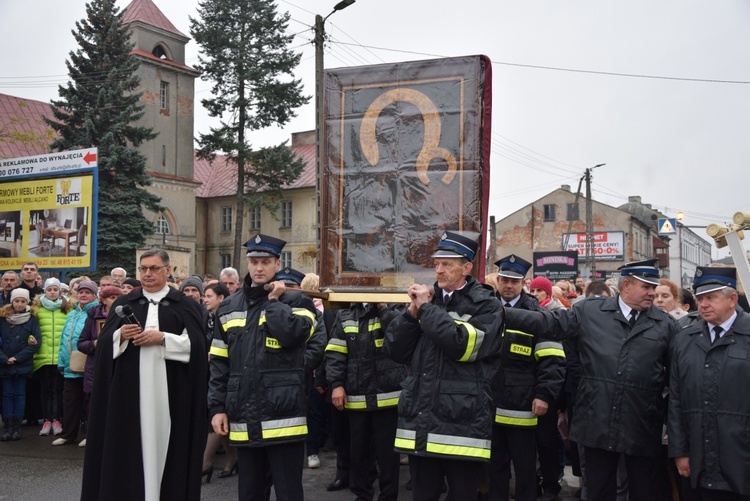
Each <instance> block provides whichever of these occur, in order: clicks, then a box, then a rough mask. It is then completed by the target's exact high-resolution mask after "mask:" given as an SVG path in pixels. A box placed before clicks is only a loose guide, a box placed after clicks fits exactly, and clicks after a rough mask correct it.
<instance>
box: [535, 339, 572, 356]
mask: <svg viewBox="0 0 750 501" xmlns="http://www.w3.org/2000/svg"><path fill="white" fill-rule="evenodd" d="M542 357H561V358H565V349H564V348H563V345H562V344H561V343H556V342H555V341H544V342H542V343H537V344H536V347H535V348H534V358H536V359H537V360H539V359H540V358H542Z"/></svg>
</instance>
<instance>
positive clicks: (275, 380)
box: [208, 276, 325, 447]
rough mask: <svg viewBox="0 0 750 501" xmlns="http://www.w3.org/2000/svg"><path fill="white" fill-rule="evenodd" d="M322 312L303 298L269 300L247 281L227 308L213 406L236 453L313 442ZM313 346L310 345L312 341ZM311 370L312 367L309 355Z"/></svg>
mask: <svg viewBox="0 0 750 501" xmlns="http://www.w3.org/2000/svg"><path fill="white" fill-rule="evenodd" d="M315 312H316V309H315V305H314V304H313V302H312V300H311V299H310V298H309V297H307V296H306V295H304V294H303V293H301V292H297V291H290V290H287V291H286V292H284V294H282V296H281V297H280V298H279V300H269V299H268V292H267V291H265V290H264V289H263V286H258V287H252V285H251V282H250V277H249V276H247V277H246V278H245V283H244V287H243V289H242V290H241V291H238V292H237V293H235V294H232V295H231V296H229V297H228V298H227V299H225V300H224V301H222V303H221V304H220V305H219V308H218V310H217V314H216V316H217V319H218V321H217V326H216V329H215V334H214V338H213V340H212V342H211V350H210V355H211V360H210V364H209V365H210V373H211V377H210V380H209V385H208V406H209V413H210V415H211V417H213V416H214V415H215V414H219V413H226V414H227V415H228V418H229V440H230V442H231V443H232V445H236V446H251V447H252V446H256V447H257V446H265V445H269V444H271V443H281V442H297V441H301V440H304V438H305V436H306V435H307V418H306V416H307V389H308V388H307V387H306V386H305V359H306V352H307V351H308V350H313V351H317V352H318V354H317V355H316V357H317V358H318V359H319V357H320V354H321V353H322V351H323V348H324V346H325V338H324V339H322V340H321V341H320V342H315V341H317V339H316V338H314V336H313V335H314V333H315V326H316V313H315ZM311 341H312V342H311ZM307 358H308V363H313V362H312V358H314V357H311V356H310V355H309V354H308V357H307Z"/></svg>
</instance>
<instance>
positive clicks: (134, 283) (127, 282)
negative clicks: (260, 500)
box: [122, 278, 141, 288]
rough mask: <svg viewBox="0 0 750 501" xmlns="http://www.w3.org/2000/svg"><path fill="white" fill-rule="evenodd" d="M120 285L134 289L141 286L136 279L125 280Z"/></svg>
mask: <svg viewBox="0 0 750 501" xmlns="http://www.w3.org/2000/svg"><path fill="white" fill-rule="evenodd" d="M122 285H130V286H131V287H133V288H136V287H140V286H141V281H140V280H138V279H136V278H126V279H125V280H124V281H123V282H122Z"/></svg>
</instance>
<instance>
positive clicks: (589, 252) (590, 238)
mask: <svg viewBox="0 0 750 501" xmlns="http://www.w3.org/2000/svg"><path fill="white" fill-rule="evenodd" d="M604 165H607V164H597V165H594V166H593V167H590V168H588V169H586V172H585V173H584V174H583V177H584V179H585V180H586V267H587V268H588V269H589V278H590V279H591V280H596V278H597V276H596V259H595V258H594V215H593V210H592V206H591V205H592V204H591V171H592V170H594V169H596V168H597V167H603V166H604Z"/></svg>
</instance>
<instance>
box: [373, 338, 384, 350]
mask: <svg viewBox="0 0 750 501" xmlns="http://www.w3.org/2000/svg"><path fill="white" fill-rule="evenodd" d="M374 342H375V348H382V347H383V338H382V337H379V338H377V339H375V341H374Z"/></svg>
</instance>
